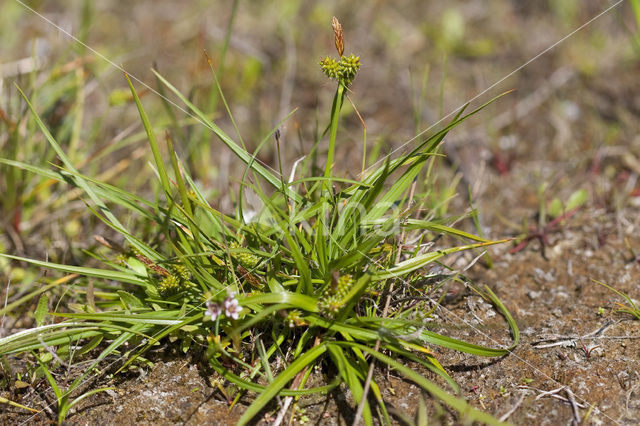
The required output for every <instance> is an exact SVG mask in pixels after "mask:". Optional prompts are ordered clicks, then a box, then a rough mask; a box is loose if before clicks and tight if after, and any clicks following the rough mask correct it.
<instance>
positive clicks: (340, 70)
mask: <svg viewBox="0 0 640 426" xmlns="http://www.w3.org/2000/svg"><path fill="white" fill-rule="evenodd" d="M320 67H321V68H322V72H324V73H325V75H326V76H327V77H329V78H331V79H333V80H337V81H338V82H340V83H341V84H342V85H343V86H345V87H346V86H349V85H350V84H351V82H352V81H353V79H354V78H355V77H356V74H357V73H358V70H359V69H360V56H355V55H354V54H353V53H352V54H351V55H349V56H342V57H340V60H339V61H337V60H335V59H333V58H331V57H329V56H327V57H326V58H324V59H321V60H320Z"/></svg>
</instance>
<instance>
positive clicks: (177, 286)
mask: <svg viewBox="0 0 640 426" xmlns="http://www.w3.org/2000/svg"><path fill="white" fill-rule="evenodd" d="M181 289H182V281H181V280H180V277H178V276H176V275H168V276H166V277H164V278H163V279H162V281H160V282H159V283H158V291H160V293H162V294H173V293H177V292H178V291H180V290H181Z"/></svg>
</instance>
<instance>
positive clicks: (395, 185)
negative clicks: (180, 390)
mask: <svg viewBox="0 0 640 426" xmlns="http://www.w3.org/2000/svg"><path fill="white" fill-rule="evenodd" d="M334 32H335V41H336V47H337V50H338V54H339V57H338V58H337V59H334V58H331V57H326V58H324V59H322V61H321V63H320V65H321V68H322V71H323V72H324V73H325V74H326V75H327V76H328V77H330V78H331V79H332V80H334V82H335V83H336V91H335V94H334V98H333V103H332V106H331V111H330V119H329V124H328V126H327V128H326V131H325V134H326V135H328V149H327V155H326V163H325V167H324V170H323V171H322V172H321V173H317V174H313V172H312V171H313V170H316V168H314V167H311V166H308V167H303V168H302V169H301V170H296V173H295V176H294V177H293V178H292V179H289V180H285V179H284V177H283V176H282V175H278V174H277V173H275V172H274V171H273V170H272V169H271V168H269V167H268V166H266V165H263V164H262V163H260V162H259V161H258V160H257V155H258V152H259V151H260V149H262V148H263V147H264V146H266V145H267V144H268V143H269V142H270V141H272V140H273V138H274V135H276V132H277V128H275V129H273V130H272V131H271V133H270V134H268V135H266V136H265V138H264V140H263V141H262V142H261V143H260V144H259V146H258V148H257V149H256V150H255V152H253V153H251V152H249V151H247V149H246V148H245V147H244V144H243V143H241V140H240V142H238V141H237V140H236V139H234V138H233V137H232V136H230V135H228V134H227V133H226V132H224V131H223V130H222V129H221V128H220V127H219V126H218V125H216V123H215V122H214V121H212V120H211V118H210V116H208V115H207V114H205V113H204V112H203V111H202V110H201V109H200V108H199V107H198V106H197V105H195V104H194V103H192V102H191V101H190V100H189V99H188V98H187V97H186V96H185V95H183V94H182V93H181V92H180V91H179V90H178V89H177V88H176V87H175V86H173V85H172V84H171V83H170V82H169V81H168V80H167V79H165V78H164V77H163V76H162V75H160V74H159V73H157V72H155V74H156V77H157V79H158V81H159V82H160V83H161V84H162V85H163V86H164V88H165V89H166V91H167V93H172V94H173V95H175V96H176V97H177V98H178V99H179V100H180V101H181V102H182V103H183V104H184V105H185V106H186V108H187V109H188V110H189V112H190V114H192V116H193V117H195V118H197V119H198V120H199V121H200V122H201V123H202V125H203V126H204V127H205V128H206V129H208V130H209V131H210V132H212V133H213V134H214V135H215V136H216V137H217V138H218V139H219V140H220V141H221V142H222V144H223V145H225V146H226V147H227V148H228V149H230V150H231V151H232V152H233V153H234V154H235V156H236V157H237V159H238V160H239V161H241V162H242V163H244V165H245V173H244V176H243V179H242V182H241V185H240V189H239V192H238V194H237V206H236V211H235V214H233V215H231V214H227V213H225V212H222V211H220V210H217V209H216V208H215V207H214V206H212V205H211V204H210V203H209V201H208V200H207V198H206V197H205V195H204V194H203V192H202V191H201V189H200V188H199V186H198V185H197V184H196V182H194V179H192V177H191V175H190V174H189V172H188V170H187V169H186V167H185V166H184V164H183V163H182V161H181V159H180V158H178V156H177V154H176V152H175V150H174V148H173V141H172V139H171V135H170V134H169V133H168V132H167V133H165V137H164V139H165V143H166V148H167V150H166V151H167V152H168V156H169V158H168V161H166V160H165V158H164V157H163V149H162V148H163V147H162V146H161V143H160V141H159V140H158V138H157V135H156V131H154V127H153V126H152V123H151V120H150V118H149V117H148V116H147V114H146V112H145V109H144V107H143V105H142V103H141V102H140V99H139V97H138V94H137V92H136V90H135V88H134V86H133V84H132V83H131V81H130V80H129V77H128V76H127V75H126V74H125V78H126V79H127V81H128V83H129V87H130V90H131V94H132V96H133V99H134V100H135V103H136V105H137V108H138V112H139V115H140V118H141V121H142V123H143V125H144V128H145V130H146V132H147V138H148V141H149V146H150V149H151V152H152V155H153V158H154V164H155V172H156V175H157V177H158V180H159V182H160V186H161V189H162V193H163V194H162V196H161V197H157V198H156V200H154V201H149V200H146V199H144V198H141V197H139V196H137V195H135V194H132V193H130V192H127V191H125V190H123V189H120V188H118V187H115V186H112V185H109V184H106V183H104V182H102V181H100V180H97V179H94V178H92V177H90V176H86V175H84V174H82V173H81V172H80V171H79V170H78V169H77V168H76V167H75V166H74V164H73V162H72V161H71V159H70V158H69V156H68V155H67V153H65V152H64V150H63V149H62V148H61V147H60V145H59V143H58V142H57V141H56V139H55V138H54V137H53V136H52V134H51V133H50V131H49V129H48V128H47V126H46V125H45V123H44V122H43V121H42V120H41V119H40V118H39V115H38V112H37V106H36V105H32V104H31V102H30V101H29V99H28V98H27V97H26V96H25V95H24V93H22V91H21V93H22V94H23V97H24V101H25V103H26V104H27V107H28V108H29V110H30V111H31V113H32V114H33V117H34V119H35V121H36V123H37V125H38V127H39V129H40V131H41V132H42V133H43V135H44V136H45V138H46V139H47V140H48V142H49V144H50V146H51V147H52V149H53V150H54V151H55V152H56V154H57V156H58V158H59V159H60V161H61V164H62V165H61V166H60V167H58V168H53V169H52V168H47V167H41V166H34V165H29V164H26V163H22V162H19V161H17V160H14V159H2V160H0V161H1V162H2V163H3V164H5V165H8V166H11V167H16V168H19V169H22V170H26V171H28V172H33V173H37V174H40V175H42V176H44V177H47V178H48V179H53V180H57V181H60V182H67V183H69V184H70V185H72V186H74V187H77V188H80V189H81V190H82V191H83V193H84V196H85V197H84V198H85V201H86V202H87V205H88V206H89V208H90V209H91V211H92V212H93V214H94V215H95V216H96V217H98V218H99V219H100V220H102V221H103V222H104V223H105V224H106V225H108V226H109V227H110V228H112V229H113V230H114V231H116V232H117V233H119V234H120V235H121V236H122V240H123V242H122V243H115V242H112V241H109V240H107V239H105V238H102V237H98V240H99V242H100V243H101V244H102V245H103V246H105V247H104V249H101V250H99V251H96V252H94V253H93V256H94V257H95V258H96V259H97V260H99V261H100V262H102V264H103V266H102V267H88V266H72V265H66V264H58V263H52V262H47V261H41V260H36V259H27V258H23V257H18V256H14V255H10V254H1V255H0V256H2V257H5V258H9V259H14V260H19V261H25V262H29V263H31V264H33V265H36V266H40V267H43V268H48V269H53V270H57V271H60V272H62V273H64V274H67V275H65V276H64V277H63V278H60V280H67V282H73V288H72V289H70V291H71V292H74V294H75V296H76V297H77V298H78V300H80V301H81V302H76V303H75V304H74V309H65V310H62V309H57V310H55V311H53V312H49V313H48V318H50V319H51V318H53V317H55V318H56V321H49V323H46V322H45V323H43V324H42V325H39V326H37V327H35V328H32V329H28V330H24V331H22V332H20V333H17V334H14V335H12V336H9V337H5V338H3V339H0V355H8V354H15V353H25V352H30V351H31V352H33V353H34V354H36V356H38V355H37V354H38V353H42V352H43V351H44V350H45V349H46V348H52V347H63V346H67V347H70V346H73V347H74V348H77V347H78V346H80V347H81V352H82V353H89V352H91V353H97V354H98V355H97V356H96V357H95V358H94V360H93V362H92V364H91V365H90V368H88V369H87V372H86V373H85V374H84V375H83V376H82V377H81V378H79V379H78V380H80V381H81V380H82V379H84V378H85V377H87V375H88V374H89V372H91V371H94V367H96V366H98V365H99V364H100V363H101V362H103V361H104V360H106V359H107V357H110V358H112V357H113V356H117V357H118V359H121V360H122V362H120V363H119V364H118V371H122V370H124V369H126V368H127V367H128V366H130V365H131V364H132V363H134V362H135V361H136V360H137V359H140V357H141V356H143V355H144V354H145V352H147V351H148V350H149V349H152V348H154V347H155V346H157V345H160V344H162V343H165V342H172V343H173V344H174V345H175V346H176V347H177V348H179V349H180V350H182V351H184V352H186V351H189V350H198V348H201V349H202V350H203V351H204V353H205V354H206V359H207V360H208V363H209V364H210V366H211V367H212V368H213V370H215V371H216V372H217V374H219V375H220V377H221V378H223V379H224V380H226V381H227V382H228V383H229V384H231V385H233V387H234V388H235V391H236V392H235V393H234V394H233V395H231V396H233V399H234V401H238V400H239V398H240V397H242V396H243V395H246V394H248V395H249V396H250V397H251V398H252V399H251V402H250V404H249V406H248V407H247V408H246V410H245V411H244V413H243V415H242V417H241V418H240V420H239V424H241V425H244V424H247V423H248V422H250V421H251V420H252V419H253V418H255V417H256V416H257V415H258V414H259V413H261V412H262V411H263V410H265V409H269V407H271V406H270V405H269V404H270V403H272V401H274V399H275V398H276V397H278V396H281V397H290V398H294V399H297V398H299V397H302V396H304V395H309V394H313V393H327V392H329V391H331V390H332V389H335V388H336V387H337V386H339V385H341V384H344V385H345V386H346V387H347V388H348V389H349V390H350V391H351V394H352V396H353V398H354V401H356V402H357V401H360V400H361V399H362V397H363V394H364V390H365V381H366V376H367V371H368V369H369V365H370V363H372V362H373V361H374V360H375V362H376V363H377V365H385V366H388V367H389V368H391V369H393V370H396V371H397V372H398V373H399V374H401V375H403V376H404V377H406V378H407V379H408V380H411V381H413V382H414V383H416V384H417V385H418V386H420V387H421V388H422V389H424V391H425V392H427V393H428V394H429V395H431V396H432V397H433V398H435V399H437V400H438V401H439V402H440V403H442V404H445V405H447V406H449V407H451V408H452V409H453V410H454V411H455V412H457V413H458V414H459V416H460V418H461V419H462V420H464V421H465V422H472V421H479V422H483V423H487V424H495V423H498V421H497V420H496V419H495V418H494V417H493V416H491V415H490V414H487V413H484V412H482V411H480V410H477V409H475V408H473V407H471V406H470V405H469V404H468V403H467V402H466V401H465V400H464V399H463V398H462V397H461V396H459V395H457V392H458V388H457V386H456V384H455V382H454V381H453V380H452V379H451V377H450V376H449V375H448V373H447V372H446V370H445V369H444V368H443V367H442V366H441V365H440V363H439V362H438V360H437V358H436V356H435V354H434V352H433V350H432V349H431V348H432V347H433V346H440V347H443V348H448V349H451V350H455V351H461V352H465V353H469V354H474V355H478V356H485V357H500V356H504V355H506V354H508V353H509V352H510V351H511V350H512V349H513V348H514V347H515V346H516V345H517V344H518V341H519V332H518V328H517V325H516V323H515V321H514V319H513V318H512V317H511V315H510V314H509V312H508V310H507V309H506V308H505V306H504V305H503V304H502V303H501V302H500V300H499V299H498V298H497V297H496V295H495V294H494V293H493V292H492V291H491V290H490V289H489V288H488V287H484V288H475V290H476V291H477V292H478V293H479V294H481V295H482V296H483V297H485V298H486V299H487V300H488V301H490V302H491V303H493V305H494V306H495V307H496V309H497V310H498V311H499V312H500V313H501V314H502V315H503V316H504V317H505V319H506V320H507V323H508V326H509V329H510V331H511V334H512V337H513V343H512V345H510V346H509V347H504V348H502V347H500V348H492V347H486V346H481V345H476V344H472V343H469V342H465V341H462V340H458V339H455V338H451V337H448V336H445V335H442V334H439V333H436V332H434V331H431V330H430V329H429V328H430V327H429V326H428V325H427V324H426V323H425V321H424V320H425V319H426V318H424V317H420V316H418V315H416V314H415V312H416V309H415V307H414V308H413V309H407V310H404V309H401V308H394V309H390V310H389V311H388V312H386V316H385V317H382V305H384V304H385V299H386V298H387V297H390V296H388V295H387V290H388V289H389V286H390V284H391V283H394V284H395V288H399V289H402V291H403V294H404V295H405V296H406V297H409V298H411V297H416V298H417V295H418V294H419V295H420V296H424V289H418V288H417V283H418V282H419V281H420V282H422V281H425V280H427V279H428V278H430V277H432V276H431V275H430V274H429V272H427V267H428V266H429V265H431V264H434V263H436V262H440V261H443V260H444V259H445V257H446V256H447V255H451V254H455V253H460V252H462V251H467V250H476V249H481V248H483V247H486V246H489V245H492V244H496V243H499V242H501V241H492V240H487V239H485V238H482V237H479V236H475V235H472V234H470V233H467V232H464V231H462V230H459V229H456V228H454V227H452V226H448V225H447V223H448V222H447V218H442V217H437V218H436V217H432V214H431V213H432V212H424V211H419V210H417V209H415V208H413V207H412V206H413V205H414V201H415V200H414V199H415V194H416V193H417V192H416V190H415V185H416V184H417V182H425V180H424V179H421V177H424V176H423V174H424V173H425V171H426V170H425V168H426V166H427V165H429V164H430V160H432V159H433V158H434V156H435V155H437V148H438V146H439V145H440V143H441V142H442V141H443V139H444V138H445V136H446V135H447V134H448V132H449V131H451V130H452V129H453V128H454V127H456V126H457V125H459V124H460V123H462V122H463V121H465V120H466V119H467V118H469V117H471V116H472V115H474V114H476V113H478V112H479V111H480V110H482V109H483V108H484V107H485V106H486V104H485V105H482V106H480V107H479V108H477V109H475V110H472V111H470V112H467V110H466V108H464V109H462V110H461V111H459V113H458V114H457V115H456V116H455V117H454V118H453V120H452V121H451V122H450V123H448V124H447V125H446V126H444V127H443V128H442V129H440V130H439V131H437V132H435V133H434V134H432V135H430V136H428V137H425V138H424V139H422V140H420V141H419V143H417V144H416V145H415V146H414V147H413V149H411V150H410V152H408V153H406V154H404V155H402V156H400V157H398V158H396V159H393V160H386V161H385V162H384V163H383V164H381V165H379V166H378V167H375V168H372V169H371V170H368V171H367V172H365V173H363V174H361V175H360V176H358V177H357V178H345V177H342V175H341V174H340V173H338V172H336V170H335V168H334V158H335V153H336V151H337V150H338V149H340V148H341V146H340V137H339V127H340V126H339V121H340V116H341V109H342V105H343V101H344V99H345V96H346V94H347V92H348V90H349V86H350V84H351V83H352V81H353V80H354V78H355V77H356V74H357V72H358V71H359V68H360V58H359V57H358V56H356V55H349V56H345V55H344V39H343V35H342V28H341V27H340V25H339V23H338V21H337V20H334ZM211 70H212V72H213V67H211ZM214 80H215V81H216V84H217V79H216V78H215V73H214ZM218 88H219V85H218ZM219 94H220V98H219V99H220V100H221V101H222V103H223V104H224V105H225V106H226V107H227V105H228V104H227V102H226V100H225V98H224V96H223V94H222V92H221V91H220V93H219ZM490 102H493V100H492V101H490ZM227 111H228V112H229V116H230V117H231V120H232V121H233V117H232V115H231V114H230V111H229V108H228V107H227ZM238 137H239V132H238ZM319 143H320V141H319V142H318V144H319ZM314 150H319V145H318V146H316V147H314ZM321 170H322V169H321ZM426 184H427V185H428V181H427V182H426ZM427 189H428V188H427ZM249 192H251V193H252V194H253V195H254V196H257V197H258V198H259V199H260V201H261V205H262V207H261V208H260V209H258V210H255V209H254V210H248V209H247V207H246V206H245V205H244V200H245V199H246V196H247V194H248V193H249ZM116 207H118V208H125V209H127V210H129V211H130V212H132V213H133V214H135V215H136V216H138V217H139V218H140V219H141V220H143V221H147V222H149V223H152V224H155V228H154V229H155V232H156V233H157V234H156V235H154V236H153V238H149V237H148V236H147V237H144V236H136V235H134V234H133V233H132V232H131V231H130V230H129V229H128V228H127V227H126V226H125V224H124V223H123V222H122V221H121V220H120V219H119V218H118V217H117V216H116V214H115V213H114V209H115V208H116ZM443 235H444V236H447V237H450V238H448V239H446V238H445V239H442V238H439V237H440V236H443ZM400 236H402V237H403V238H400ZM435 240H438V241H442V240H448V241H450V242H451V245H450V246H440V245H437V244H436V242H434V241H435ZM146 241H154V242H153V243H149V242H146ZM408 241H413V242H414V243H412V244H409V243H408ZM89 288H91V291H89ZM89 294H91V298H90V299H91V300H89V297H88V296H89ZM83 298H84V301H83V302H82V300H83ZM423 299H424V297H423ZM425 303H427V302H425ZM429 303H432V305H431V308H430V312H433V310H435V308H436V307H435V306H436V305H433V303H436V304H437V301H432V302H429ZM399 306H400V305H399ZM427 315H428V313H427ZM377 342H378V343H377ZM36 359H37V358H36ZM276 360H277V361H278V362H277V363H276V362H275V361H276ZM407 362H413V363H417V364H419V365H421V366H422V367H424V369H425V371H429V372H431V373H432V374H433V376H434V377H437V378H438V380H439V381H440V382H441V383H444V384H445V386H446V388H443V387H441V385H438V384H436V383H435V382H434V381H432V380H430V379H428V378H427V377H426V376H425V375H423V374H421V373H419V372H417V371H416V370H415V369H413V368H409V367H408V366H407V365H406V363H407ZM276 365H279V367H278V368H276ZM49 368H51V366H49ZM47 371H48V370H47ZM320 373H322V374H323V375H324V377H325V384H323V385H320V386H315V387H309V386H308V383H309V379H310V377H311V375H312V374H320ZM45 374H46V373H45ZM47 377H48V376H47ZM52 386H53V383H52ZM367 386H369V387H370V390H371V393H370V398H364V399H363V401H364V402H363V407H362V418H363V420H364V422H365V424H367V425H371V424H372V423H373V419H374V416H378V417H379V418H380V419H381V420H382V422H383V423H387V424H388V423H390V417H389V413H388V410H387V408H386V405H385V402H384V398H383V392H382V389H381V388H380V386H379V384H378V383H377V381H376V380H375V379H374V380H371V381H370V383H368V384H367ZM56 395H57V398H58V400H61V398H62V397H63V395H62V394H60V395H58V392H56ZM370 403H371V404H370Z"/></svg>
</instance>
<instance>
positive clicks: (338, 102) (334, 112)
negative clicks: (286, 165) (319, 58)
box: [324, 82, 345, 185]
mask: <svg viewBox="0 0 640 426" xmlns="http://www.w3.org/2000/svg"><path fill="white" fill-rule="evenodd" d="M344 95H345V91H344V85H343V84H342V82H338V89H337V90H336V95H335V96H334V98H333V105H332V106H331V129H330V133H329V152H328V153H327V164H326V166H325V169H324V177H325V178H328V177H331V171H332V169H333V156H334V152H335V148H336V136H337V134H338V119H339V118H340V110H341V109H342V102H343V101H344ZM327 185H330V184H329V183H327Z"/></svg>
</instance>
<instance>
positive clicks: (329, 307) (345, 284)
mask: <svg viewBox="0 0 640 426" xmlns="http://www.w3.org/2000/svg"><path fill="white" fill-rule="evenodd" d="M353 283H354V279H353V277H352V276H351V275H349V274H347V275H342V276H341V277H340V278H338V280H337V282H336V284H335V285H334V286H332V287H330V288H329V289H328V290H327V291H326V292H325V294H324V296H323V297H322V298H321V299H320V301H319V302H318V308H319V309H320V311H321V312H324V313H325V314H327V315H329V316H333V315H335V314H336V313H337V312H338V311H339V310H340V309H341V308H342V307H343V306H344V304H345V302H346V300H345V298H346V297H347V294H349V291H350V290H351V287H353Z"/></svg>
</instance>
